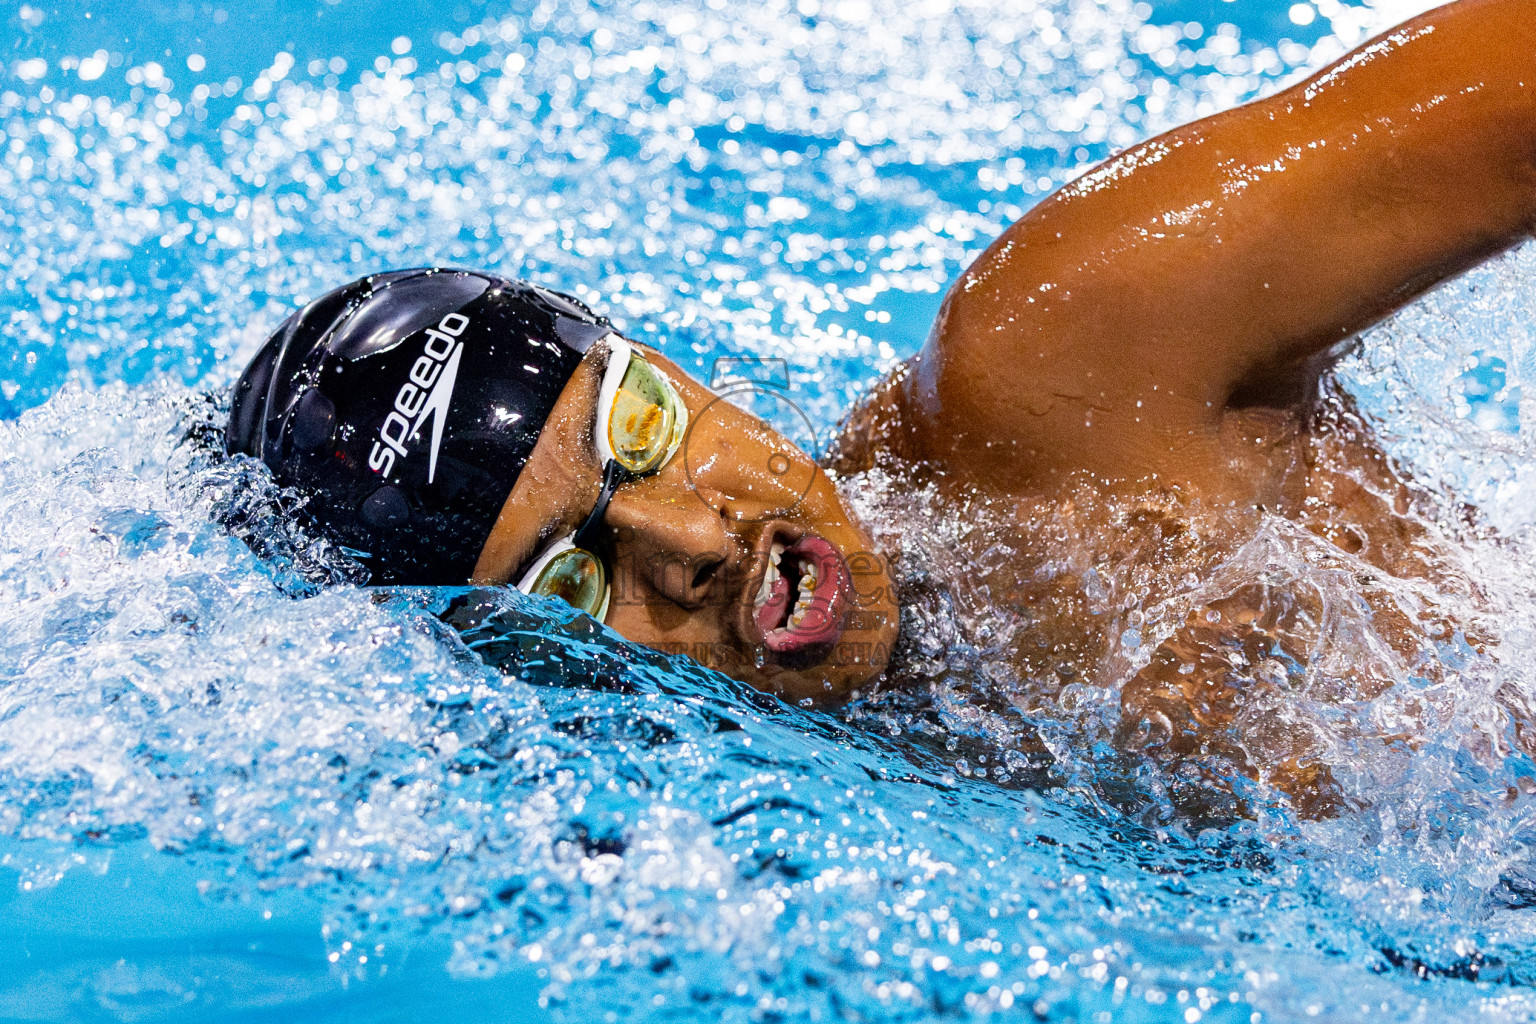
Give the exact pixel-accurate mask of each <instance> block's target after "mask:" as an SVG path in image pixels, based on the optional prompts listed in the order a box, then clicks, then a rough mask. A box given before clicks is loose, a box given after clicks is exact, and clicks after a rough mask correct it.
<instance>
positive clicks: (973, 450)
mask: <svg viewBox="0 0 1536 1024" xmlns="http://www.w3.org/2000/svg"><path fill="white" fill-rule="evenodd" d="M1533 220H1536V0H1461V2H1460V3H1456V4H1452V5H1450V6H1448V7H1443V8H1440V9H1438V10H1436V11H1432V12H1430V13H1428V14H1425V15H1423V16H1421V17H1419V18H1416V19H1414V20H1413V21H1410V22H1408V23H1407V24H1405V25H1402V26H1400V27H1399V28H1397V29H1395V30H1393V31H1392V32H1390V33H1388V34H1387V35H1385V36H1382V37H1379V38H1378V39H1376V40H1373V41H1372V42H1370V43H1369V44H1367V45H1365V46H1363V47H1361V48H1360V49H1358V50H1356V51H1354V52H1353V53H1351V54H1350V55H1348V56H1347V57H1345V58H1344V59H1342V60H1340V61H1339V62H1338V63H1336V64H1334V65H1333V66H1332V67H1330V68H1328V69H1327V70H1325V71H1323V72H1322V73H1320V74H1318V75H1316V76H1314V77H1313V78H1311V79H1308V80H1307V81H1306V82H1303V83H1302V84H1300V85H1298V86H1296V87H1294V88H1291V89H1289V90H1287V91H1285V92H1283V93H1280V94H1279V95H1277V96H1274V97H1272V98H1270V99H1267V100H1264V101H1261V102H1257V103H1252V104H1249V105H1247V106H1244V107H1240V108H1237V109H1234V110H1231V111H1228V112H1226V113H1223V114H1219V115H1216V116H1214V117H1210V118H1207V119H1205V120H1203V121H1199V122H1196V123H1194V124H1191V125H1187V126H1185V127H1183V128H1180V129H1178V130H1176V131H1173V132H1170V133H1168V134H1166V135H1164V136H1161V137H1159V138H1157V139H1154V140H1152V141H1150V142H1147V143H1145V144H1143V145H1141V146H1138V147H1136V148H1135V149H1132V150H1129V151H1127V152H1125V153H1124V154H1122V155H1120V156H1119V157H1116V158H1114V159H1112V160H1110V161H1109V162H1107V163H1105V164H1103V165H1102V166H1100V167H1098V168H1097V169H1095V170H1094V171H1092V172H1090V173H1089V174H1087V175H1085V176H1084V177H1083V178H1081V179H1079V180H1078V181H1076V182H1074V183H1073V184H1071V185H1069V186H1068V187H1066V188H1064V189H1062V190H1061V191H1060V192H1058V193H1056V194H1055V195H1053V196H1051V197H1050V198H1049V199H1047V200H1045V201H1043V202H1042V203H1041V204H1040V205H1039V206H1037V207H1035V208H1034V209H1033V210H1031V211H1030V212H1029V214H1027V215H1026V216H1025V217H1024V218H1022V219H1021V220H1020V221H1018V222H1017V223H1016V224H1014V225H1013V226H1012V227H1011V228H1009V229H1008V231H1006V232H1005V233H1004V234H1003V235H1002V237H1000V238H999V239H998V240H997V242H996V243H994V244H993V245H992V247H991V248H990V249H988V250H987V252H986V253H985V254H984V255H982V256H981V258H979V259H978V260H977V261H976V262H975V264H973V265H972V266H971V267H970V269H969V270H967V271H966V273H965V274H964V275H962V277H961V278H960V280H959V281H958V282H957V283H956V285H955V286H954V288H953V289H952V291H951V292H950V294H949V296H948V297H947V298H946V300H945V304H944V308H943V311H942V313H941V315H940V318H939V321H938V322H937V323H936V324H935V326H934V331H933V335H932V337H931V338H930V340H929V343H928V345H927V347H926V348H925V349H924V350H923V352H922V353H921V354H920V355H919V357H918V358H917V360H915V363H914V372H913V374H912V376H911V378H910V380H909V381H908V383H907V388H908V391H909V396H908V397H909V405H910V407H911V409H912V419H914V420H917V421H923V420H926V421H927V422H926V423H914V425H915V426H919V427H926V428H927V429H919V430H918V431H917V432H916V433H915V434H914V438H915V439H916V441H917V444H918V445H919V451H918V452H917V454H921V455H925V456H928V457H931V458H936V459H938V460H940V461H945V460H950V459H954V458H957V457H958V458H962V459H964V460H965V461H967V462H968V463H969V464H970V465H971V466H972V467H973V468H975V469H977V470H980V471H983V472H987V473H989V474H992V475H993V476H996V477H1000V478H1002V479H1003V480H1004V481H1007V480H1008V478H1009V477H1010V476H1012V477H1013V478H1014V482H1023V481H1022V479H1021V478H1022V477H1027V476H1030V475H1033V474H1039V473H1041V472H1045V471H1050V472H1059V471H1061V468H1062V467H1067V468H1073V467H1080V468H1088V469H1094V468H1101V469H1103V470H1104V471H1105V472H1121V471H1123V469H1124V467H1121V466H1119V465H1118V463H1117V462H1116V460H1117V459H1119V461H1120V462H1127V463H1128V462H1129V461H1130V459H1131V456H1130V455H1127V454H1125V453H1124V452H1122V453H1121V454H1120V455H1117V454H1116V450H1117V446H1116V444H1115V443H1108V444H1106V438H1114V437H1120V438H1122V439H1123V438H1124V437H1128V436H1132V435H1134V433H1135V432H1136V431H1137V430H1145V429H1147V428H1146V426H1145V425H1146V424H1161V425H1162V426H1163V427H1164V428H1168V427H1169V425H1173V426H1174V427H1175V428H1178V429H1183V428H1185V427H1186V426H1187V427H1188V429H1189V430H1195V429H1200V428H1201V426H1202V425H1209V424H1211V423H1213V422H1214V421H1215V419H1216V418H1217V417H1218V415H1219V414H1220V412H1221V411H1222V410H1223V409H1225V408H1226V407H1227V406H1228V405H1229V404H1230V403H1235V402H1244V401H1264V400H1265V399H1266V396H1267V395H1269V394H1279V393H1281V392H1282V391H1283V387H1284V385H1285V384H1286V383H1287V382H1288V381H1290V380H1291V379H1293V378H1295V377H1296V376H1298V375H1299V374H1301V373H1302V372H1303V370H1304V368H1305V367H1306V365H1307V363H1308V361H1309V360H1314V361H1315V359H1316V358H1317V357H1319V356H1321V355H1324V354H1326V353H1327V352H1328V351H1330V350H1331V349H1332V348H1334V347H1336V346H1338V345H1339V344H1340V343H1341V342H1343V341H1344V340H1346V339H1347V338H1349V337H1350V336H1351V335H1352V334H1354V333H1356V332H1358V331H1360V330H1361V329H1362V328H1364V327H1366V326H1368V325H1370V324H1371V323H1373V322H1374V321H1376V320H1378V319H1380V318H1381V317H1383V316H1385V315H1386V314H1388V313H1389V312H1391V311H1392V310H1394V309H1396V308H1397V307H1399V306H1400V305H1402V304H1403V303H1405V302H1407V301H1408V300H1409V299H1411V298H1412V297H1413V296H1415V295H1417V294H1419V293H1420V292H1422V291H1423V290H1424V289H1426V288H1428V287H1429V286H1431V285H1433V284H1434V283H1436V282H1438V281H1440V280H1443V279H1444V278H1446V277H1447V276H1449V275H1452V274H1455V273H1457V272H1459V271H1461V270H1464V269H1466V268H1467V267H1469V266H1471V265H1473V264H1475V263H1477V262H1479V261H1481V260H1483V259H1486V258H1487V257H1489V256H1490V255H1492V254H1494V253H1496V252H1498V251H1500V250H1501V249H1503V248H1505V247H1507V246H1509V245H1511V244H1512V243H1514V242H1515V241H1517V240H1518V239H1519V238H1521V237H1523V236H1524V235H1525V234H1526V233H1528V232H1529V230H1530V228H1531V225H1532V223H1533ZM1138 403H1139V404H1138ZM1117 432H1118V433H1117ZM1134 447H1135V445H1133V444H1132V445H1126V444H1121V445H1119V448H1121V449H1125V451H1130V450H1131V449H1133V448H1134ZM1106 460H1107V461H1106Z"/></svg>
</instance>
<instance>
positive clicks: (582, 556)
mask: <svg viewBox="0 0 1536 1024" xmlns="http://www.w3.org/2000/svg"><path fill="white" fill-rule="evenodd" d="M533 592H534V593H535V594H538V595H540V596H541V597H558V598H559V599H560V600H562V601H564V602H565V603H566V604H568V605H570V606H571V607H572V608H576V609H578V610H580V611H584V612H586V613H587V614H588V615H590V616H592V617H593V618H596V617H597V614H598V612H599V611H600V610H601V609H602V607H603V600H604V598H605V597H606V596H607V594H608V573H607V571H606V570H605V569H604V568H603V563H602V562H601V561H599V560H598V558H597V556H596V555H594V554H592V553H591V552H590V551H583V550H582V549H581V548H571V549H570V550H569V551H562V552H560V553H559V554H558V555H556V556H555V557H554V558H552V559H550V560H549V564H548V565H546V566H545V567H544V568H543V569H541V570H540V571H539V577H538V579H536V580H534V581H533Z"/></svg>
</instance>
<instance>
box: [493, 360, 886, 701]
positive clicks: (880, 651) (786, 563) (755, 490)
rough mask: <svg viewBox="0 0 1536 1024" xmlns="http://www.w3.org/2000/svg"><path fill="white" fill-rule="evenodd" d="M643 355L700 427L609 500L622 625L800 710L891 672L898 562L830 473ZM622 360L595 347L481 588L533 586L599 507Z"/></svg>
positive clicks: (516, 500)
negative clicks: (609, 417)
mask: <svg viewBox="0 0 1536 1024" xmlns="http://www.w3.org/2000/svg"><path fill="white" fill-rule="evenodd" d="M635 352H636V353H637V354H638V355H639V356H640V357H641V358H643V359H645V360H646V361H647V362H649V363H650V364H651V365H652V366H654V367H657V368H659V369H660V370H661V371H662V372H663V373H665V374H666V375H667V376H668V377H669V378H670V379H671V381H672V383H673V385H674V387H675V388H676V390H677V392H678V394H679V395H680V397H681V398H682V400H683V403H684V404H685V405H687V407H688V414H689V416H688V433H687V436H686V439H685V440H684V442H683V444H682V446H681V447H680V448H679V449H678V451H677V452H676V454H674V455H673V457H672V458H671V459H670V460H669V461H668V462H667V463H666V464H665V465H663V466H662V467H661V469H660V470H658V471H656V472H654V473H652V474H650V475H648V476H645V477H642V478H639V479H636V480H632V481H630V482H628V483H625V484H623V485H621V486H620V487H619V488H618V489H617V490H616V491H615V492H614V494H613V498H612V500H611V501H610V503H609V505H608V509H607V514H606V516H605V517H604V522H605V524H606V525H607V527H608V528H609V537H610V540H611V546H610V548H609V550H608V552H606V555H607V557H606V561H607V563H608V567H609V573H610V574H611V585H612V593H611V596H610V600H609V606H608V611H607V614H606V616H605V619H604V621H605V622H606V623H607V625H608V626H609V627H610V628H612V629H613V630H614V631H615V632H617V633H619V634H620V635H621V636H623V637H625V638H626V639H629V640H632V641H634V642H636V643H640V644H644V645H646V646H648V647H653V648H656V649H657V650H661V651H665V652H668V653H673V654H678V653H681V654H687V655H689V656H691V657H693V658H695V659H696V660H698V661H700V662H703V663H705V664H707V665H709V666H710V667H712V668H716V669H719V670H720V671H722V672H725V673H726V674H728V675H731V676H734V677H735V678H737V679H741V680H743V681H744V682H747V683H750V684H751V685H753V686H756V687H758V688H759V689H763V690H767V691H770V692H774V693H779V694H781V695H783V696H786V697H789V698H791V699H796V700H798V699H801V698H804V697H829V696H842V695H845V694H847V693H848V692H849V691H851V690H853V689H855V688H857V687H859V686H860V685H862V684H864V683H867V682H869V681H871V680H873V679H874V678H876V677H877V676H879V674H880V673H881V672H882V671H883V670H884V668H885V663H886V661H887V659H888V658H889V656H890V650H891V646H892V644H893V643H894V641H895V639H896V627H897V608H896V601H895V591H894V588H893V585H892V581H891V576H890V571H889V567H888V565H887V563H886V560H885V559H884V557H882V556H880V555H878V554H877V553H876V552H875V550H874V546H873V544H872V542H871V540H870V538H869V536H868V535H867V534H866V533H865V532H864V530H863V529H862V528H861V527H860V526H858V524H857V523H856V522H855V521H854V519H853V517H852V516H851V515H849V513H848V510H847V509H846V508H845V507H844V506H843V503H842V500H841V498H839V496H838V494H837V491H836V489H835V488H834V487H833V486H832V482H831V481H830V480H829V479H828V478H827V476H826V474H825V473H823V472H822V470H821V469H820V467H818V466H817V465H816V464H815V462H814V461H813V460H812V459H811V458H810V456H808V455H807V454H806V453H805V452H803V451H801V450H800V449H799V448H797V447H795V446H794V445H793V444H791V443H790V442H789V441H787V440H786V439H785V438H784V437H783V436H782V435H780V434H778V433H777V432H775V431H774V430H773V429H772V428H770V427H769V426H768V425H767V424H765V423H764V422H763V421H762V420H760V419H758V418H757V417H755V416H752V415H751V414H749V413H747V412H744V411H742V410H741V409H739V408H737V407H736V406H734V405H732V404H731V403H730V402H728V401H725V400H723V399H720V398H718V397H717V396H716V395H714V394H713V393H712V392H710V391H709V390H708V389H706V388H704V387H703V386H702V385H700V384H699V383H698V382H696V381H694V380H693V379H692V378H690V377H689V376H688V375H687V374H685V373H684V372H683V371H682V370H680V369H679V368H678V367H677V366H676V365H675V364H673V363H672V362H671V361H670V360H668V359H666V358H665V357H663V356H662V355H660V354H659V353H657V352H655V351H653V350H651V349H648V348H645V347H643V346H639V345H636V346H635ZM608 355H609V351H608V349H607V346H605V345H601V344H599V345H595V346H593V348H592V350H591V351H589V352H588V353H587V355H586V356H585V357H584V358H583V359H582V362H581V365H580V366H578V367H577V369H576V372H575V374H574V375H573V376H572V377H571V380H570V382H569V383H568V384H567V385H566V387H565V390H564V391H563V392H562V393H561V395H560V399H559V401H558V403H557V404H556V405H555V408H554V411H553V412H552V413H551V414H550V417H549V420H548V422H547V423H546V425H545V427H544V431H543V433H542V434H541V435H540V437H539V442H538V445H537V446H536V447H535V448H534V451H533V455H532V456H531V457H530V458H529V460H528V463H527V465H526V466H524V467H523V471H522V474H521V475H520V476H519V477H518V481H517V484H516V486H515V487H514V488H513V490H512V494H511V496H510V497H509V498H508V500H507V504H506V506H505V507H504V508H503V509H502V513H501V516H500V518H499V520H498V521H497V524H496V528H495V530H494V531H493V532H492V534H491V536H490V539H489V540H487V541H486V545H485V548H484V550H483V551H482V553H481V555H480V560H479V563H478V565H477V566H476V567H475V581H476V582H477V583H482V584H500V583H517V582H518V581H519V579H520V577H521V574H522V573H523V572H524V571H525V567H526V566H527V565H528V564H529V563H531V562H532V561H533V560H534V559H535V558H536V557H537V556H538V555H539V554H540V553H541V552H542V551H544V550H545V548H546V547H547V546H548V545H549V544H550V542H551V541H553V540H555V539H556V538H560V537H564V536H566V535H568V534H569V533H571V532H572V531H573V530H575V529H576V528H577V527H578V526H580V525H581V523H582V522H583V520H585V519H586V517H587V516H588V515H589V514H590V513H591V512H592V510H593V508H594V506H595V504H596V502H597V500H598V495H599V492H600V490H601V483H602V466H601V465H600V464H599V462H598V456H597V451H596V448H595V442H594V435H593V431H594V427H595V425H596V423H595V421H596V418H597V405H598V397H599V389H600V386H601V383H602V379H603V372H604V370H605V368H606V365H607V360H608Z"/></svg>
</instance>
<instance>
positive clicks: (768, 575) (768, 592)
mask: <svg viewBox="0 0 1536 1024" xmlns="http://www.w3.org/2000/svg"><path fill="white" fill-rule="evenodd" d="M783 557H784V545H783V544H775V545H773V546H772V547H771V548H770V549H769V550H768V571H767V572H765V573H763V585H762V586H761V587H759V588H758V589H757V600H756V601H754V602H753V603H754V604H755V605H756V606H757V607H759V608H761V607H762V606H763V605H765V604H767V603H768V599H769V598H770V597H772V596H773V585H774V584H775V583H777V582H779V560H780V559H781V558H783Z"/></svg>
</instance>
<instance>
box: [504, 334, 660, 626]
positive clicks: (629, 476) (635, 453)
mask: <svg viewBox="0 0 1536 1024" xmlns="http://www.w3.org/2000/svg"><path fill="white" fill-rule="evenodd" d="M605 340H606V341H607V344H608V368H607V369H606V370H605V371H604V372H603V384H602V387H601V388H600V389H599V390H598V395H597V414H596V420H595V422H594V424H593V429H592V435H593V440H594V442H595V444H596V447H597V460H598V464H599V465H601V466H602V467H603V483H602V490H601V491H600V492H599V494H598V498H597V504H596V505H595V506H594V507H593V509H592V512H591V514H590V515H588V516H587V518H586V520H585V521H584V522H583V523H582V524H581V526H580V527H579V528H577V530H576V531H575V532H574V533H569V534H566V535H565V536H564V537H561V538H560V539H558V540H556V541H554V542H553V543H551V544H550V545H549V546H548V547H546V548H545V549H544V550H543V552H541V553H540V554H539V556H538V557H537V558H535V559H534V560H533V564H532V565H530V566H529V567H528V571H527V572H525V573H524V574H523V578H522V579H521V580H520V581H519V582H518V584H517V589H518V590H521V591H522V592H523V593H525V594H538V595H540V596H542V597H558V598H559V599H560V600H562V601H564V602H565V603H566V604H568V605H571V606H572V607H574V608H579V609H580V610H581V611H584V612H586V613H587V614H588V615H591V616H592V617H593V618H594V619H596V620H597V621H599V622H602V621H603V619H604V617H605V616H606V615H607V614H608V598H609V594H610V593H611V591H612V582H611V580H610V579H609V573H608V568H607V566H606V564H605V563H604V560H603V559H602V557H600V556H599V554H598V551H599V550H601V549H602V548H604V547H605V546H606V545H605V544H604V543H603V536H604V532H603V518H604V516H606V515H607V512H608V503H609V502H610V501H611V500H612V499H613V492H614V491H616V490H618V488H619V487H620V486H621V485H623V484H625V483H628V482H629V481H631V480H635V479H637V478H639V477H643V476H648V475H650V474H652V473H655V472H657V471H659V470H660V469H661V468H662V467H663V466H665V465H666V464H667V463H668V462H670V461H671V459H672V456H673V455H675V454H676V453H677V449H678V448H679V447H680V446H681V445H682V443H683V436H684V434H686V433H687V431H688V406H687V405H686V404H684V402H683V399H682V396H681V395H679V394H678V393H677V388H676V387H675V386H674V385H673V383H672V381H671V380H670V379H668V377H667V375H666V374H665V373H662V372H661V370H659V369H657V368H656V367H654V366H652V365H651V364H650V363H648V362H646V361H645V359H644V358H643V357H641V355H640V354H639V353H638V352H636V351H635V350H634V348H633V347H632V346H631V345H630V344H629V342H627V341H625V340H624V339H623V338H621V337H619V336H618V335H617V334H610V335H608V337H607V338H606V339H605Z"/></svg>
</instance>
